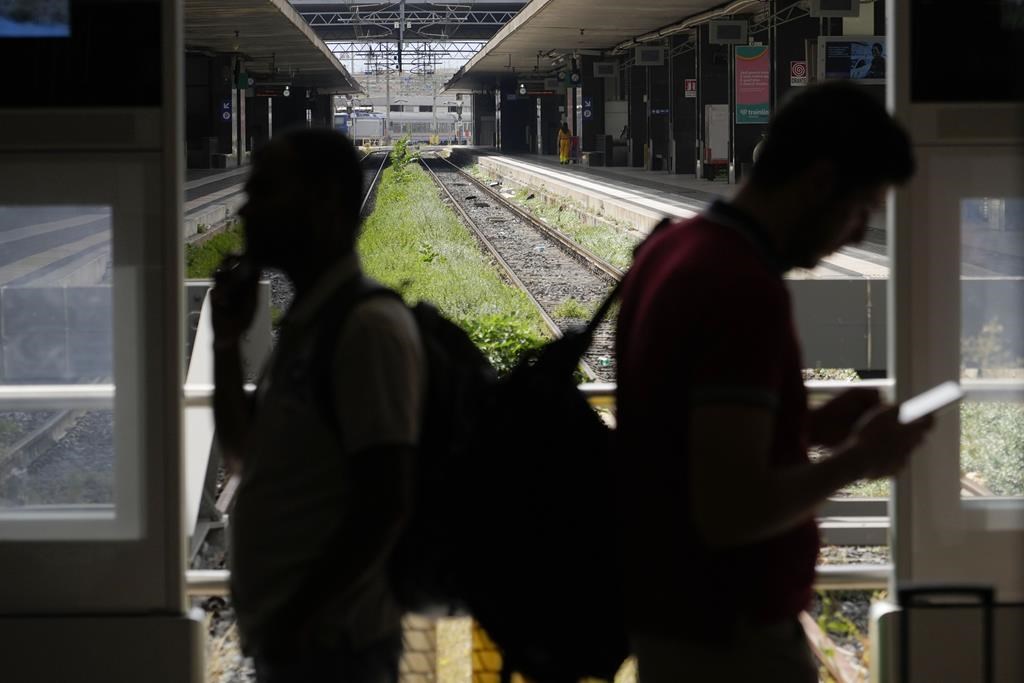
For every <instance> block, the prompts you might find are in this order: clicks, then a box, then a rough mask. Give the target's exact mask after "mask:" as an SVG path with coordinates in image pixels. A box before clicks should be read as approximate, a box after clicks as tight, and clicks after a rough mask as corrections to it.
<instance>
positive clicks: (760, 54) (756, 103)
mask: <svg viewBox="0 0 1024 683" xmlns="http://www.w3.org/2000/svg"><path fill="white" fill-rule="evenodd" d="M770 84H771V61H770V59H769V56H768V46H767V45H737V46H736V123H768V113H769V112H768V103H769V102H770V101H771V97H770V95H769V87H770Z"/></svg>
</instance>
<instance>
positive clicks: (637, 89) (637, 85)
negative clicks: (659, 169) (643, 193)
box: [626, 66, 648, 166]
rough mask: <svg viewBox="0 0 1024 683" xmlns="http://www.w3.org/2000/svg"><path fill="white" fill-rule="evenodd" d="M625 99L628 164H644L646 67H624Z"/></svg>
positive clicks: (645, 142)
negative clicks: (627, 121)
mask: <svg viewBox="0 0 1024 683" xmlns="http://www.w3.org/2000/svg"><path fill="white" fill-rule="evenodd" d="M626 101H627V103H628V105H627V107H628V110H627V111H628V114H629V165H630V166H645V165H646V164H645V160H646V155H645V153H644V152H645V149H646V145H647V137H648V136H647V67H645V66H631V67H629V68H628V69H626Z"/></svg>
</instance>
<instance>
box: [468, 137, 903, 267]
mask: <svg viewBox="0 0 1024 683" xmlns="http://www.w3.org/2000/svg"><path fill="white" fill-rule="evenodd" d="M461 153H462V154H468V155H472V156H473V157H474V158H475V160H476V163H477V165H478V167H479V168H480V169H481V170H482V171H483V172H485V173H487V174H488V175H491V176H492V177H494V178H496V179H498V180H500V181H501V182H502V183H503V184H504V185H506V186H509V187H516V188H519V187H526V188H529V189H530V190H531V191H533V192H535V193H538V194H539V195H541V196H542V197H544V198H545V200H546V201H549V202H558V201H564V200H570V201H572V202H574V203H576V204H577V205H579V206H581V207H582V208H583V209H584V210H585V211H586V212H587V213H590V214H592V215H594V216H595V217H598V218H608V219H612V220H614V221H618V222H622V223H626V224H627V225H629V226H631V227H632V228H633V229H635V230H637V231H639V232H640V233H642V234H645V233H646V232H647V231H648V230H650V229H651V227H653V226H654V225H655V224H657V223H658V221H660V220H661V219H662V218H664V217H666V216H667V217H669V218H673V219H684V218H690V217H692V216H695V215H696V214H698V213H700V212H701V211H703V210H704V209H705V208H706V207H707V206H708V205H709V204H710V203H711V202H713V201H714V200H716V199H719V198H723V199H728V198H729V197H731V196H732V195H733V194H734V193H735V192H736V190H737V189H738V187H739V186H738V185H736V184H728V183H724V182H720V181H709V180H703V179H700V178H696V177H695V176H693V175H686V174H669V173H661V172H657V171H646V170H643V169H639V168H628V167H596V168H595V167H586V166H579V165H576V164H572V165H569V166H565V165H562V164H560V163H559V162H558V157H556V156H545V155H537V154H514V155H504V154H501V153H499V152H496V151H494V150H493V149H484V148H470V149H465V150H462V151H461ZM884 221H885V213H884V211H880V212H879V213H878V214H875V215H873V216H872V217H871V221H870V223H869V229H868V235H867V238H866V239H865V241H864V242H862V243H861V244H859V245H856V246H851V247H844V248H843V249H842V250H841V251H840V252H838V253H836V254H832V255H831V256H828V257H826V258H825V259H824V260H823V261H822V263H821V264H820V265H819V266H818V267H816V268H814V269H813V270H793V271H790V272H789V273H788V274H787V278H788V279H795V280H799V279H812V280H820V279H838V280H846V279H865V280H882V279H886V278H888V276H889V260H888V255H887V253H886V237H885V230H884V227H883V226H884V224H885V222H884Z"/></svg>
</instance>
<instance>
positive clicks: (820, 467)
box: [617, 83, 930, 683]
mask: <svg viewBox="0 0 1024 683" xmlns="http://www.w3.org/2000/svg"><path fill="white" fill-rule="evenodd" d="M913 167H914V162H913V157H912V154H911V149H910V143H909V139H908V137H907V135H906V133H905V132H904V131H903V129H902V128H901V127H900V126H899V125H898V124H897V123H896V122H895V121H893V120H892V118H891V117H890V116H889V115H888V113H887V112H886V111H885V109H884V107H883V106H882V105H881V104H879V103H878V102H876V101H875V99H874V98H872V97H871V96H870V95H869V94H868V93H867V91H865V90H864V89H862V88H859V87H857V86H855V85H851V84H848V83H833V84H827V85H823V86H817V87H811V88H807V89H806V90H805V91H804V92H802V93H801V94H800V95H797V96H796V97H794V98H793V99H792V100H791V101H790V102H789V103H788V104H787V105H786V106H784V107H783V108H782V109H781V110H780V111H779V112H778V113H777V115H776V116H775V117H774V118H773V119H772V122H771V124H770V125H769V129H768V136H767V139H766V140H765V142H764V146H763V148H762V151H761V155H760V157H759V159H758V161H757V163H756V164H755V166H754V168H753V172H752V174H751V177H750V178H749V179H748V180H747V182H746V183H745V184H744V185H743V186H742V187H741V188H740V189H739V191H738V193H737V195H736V197H735V199H733V200H732V201H731V202H717V203H715V204H714V205H712V206H711V208H710V209H709V210H708V211H706V212H705V213H704V214H703V215H701V216H699V217H697V218H694V219H692V220H689V221H686V222H682V223H677V224H674V225H671V226H669V227H667V228H664V229H663V230H661V231H659V232H658V233H657V234H656V235H654V236H653V237H652V238H651V239H650V240H648V242H647V243H645V244H644V245H643V246H642V248H641V249H640V250H639V253H638V254H637V258H636V261H635V263H634V265H633V269H632V271H631V272H630V274H629V276H628V277H627V280H626V283H625V286H624V291H623V300H622V310H621V312H620V314H619V321H618V336H617V341H618V351H617V355H618V362H619V369H618V380H619V387H618V406H619V407H618V421H619V431H618V437H619V447H618V449H617V468H618V474H619V481H620V482H621V484H622V487H623V491H622V496H621V500H623V501H624V505H623V514H622V522H623V530H622V531H623V534H622V537H623V552H624V558H625V564H626V571H627V597H628V610H627V613H628V618H629V630H630V634H631V640H632V643H633V648H634V652H635V654H636V655H637V657H638V659H639V666H640V678H641V681H642V683H661V682H662V681H665V682H671V683H680V682H682V681H700V682H702V683H703V682H704V681H733V680H735V681H758V682H759V683H762V682H765V681H780V682H782V681H785V682H786V683H797V682H802V681H808V683H812V682H814V681H817V672H816V667H815V666H814V664H813V661H812V658H811V656H810V652H809V650H808V647H807V644H806V642H805V640H804V638H803V635H802V631H801V629H800V627H799V624H798V622H797V620H796V616H797V615H798V614H799V612H800V611H801V610H802V609H804V608H805V607H806V606H807V604H808V602H809V601H810V597H811V590H812V582H813V579H814V566H815V561H816V558H817V553H818V533H817V527H816V524H815V521H814V513H815V509H816V507H817V506H818V505H819V504H820V503H822V502H823V501H824V500H825V499H826V497H828V496H829V495H831V494H832V493H834V492H835V491H836V490H838V489H840V488H842V487H843V486H846V485H848V484H850V483H852V482H854V481H857V480H859V479H864V478H877V477H886V476H891V475H892V474H894V473H895V472H897V471H898V470H899V469H900V468H901V467H902V466H903V464H904V462H905V461H906V459H907V456H908V454H909V453H910V451H911V450H913V448H914V447H915V446H916V445H917V444H918V443H919V442H920V441H921V439H922V438H923V436H924V433H925V432H926V431H927V429H928V427H929V426H930V421H928V420H923V421H920V422H918V423H914V424H911V425H900V424H899V423H898V421H897V416H896V409H895V408H894V407H891V406H883V405H881V403H880V400H879V396H878V394H877V392H875V391H873V390H865V389H856V388H855V389H851V390H850V391H848V392H846V393H845V394H843V395H841V396H839V397H837V398H835V399H834V400H833V401H831V402H830V403H828V404H827V405H825V406H824V407H822V408H820V409H818V410H809V409H808V407H807V401H806V396H805V393H804V387H803V380H802V377H801V367H802V365H801V357H800V345H799V342H798V340H797V338H796V334H795V330H794V323H793V313H792V308H791V303H790V298H789V294H788V291H787V289H786V287H785V284H784V282H783V279H782V276H783V273H785V272H786V271H787V270H789V269H790V268H794V267H802V268H811V267H813V266H814V265H815V264H816V263H818V261H819V260H820V259H821V258H822V257H824V256H826V255H828V254H830V253H832V252H834V251H836V250H837V249H839V248H840V247H842V246H843V245H845V244H849V243H852V242H857V241H859V240H861V239H862V238H863V237H864V234H865V232H866V230H867V218H868V215H869V212H870V211H871V210H872V208H874V207H875V206H877V205H878V204H879V203H881V202H882V201H883V199H884V197H885V193H886V191H887V190H888V189H889V188H890V187H891V186H892V185H894V184H896V183H901V182H903V181H905V180H907V179H908V178H909V177H910V175H911V174H912V173H913ZM810 444H821V445H824V446H828V447H830V448H832V450H833V455H832V456H831V457H830V458H827V459H825V460H823V461H820V462H817V463H814V464H812V463H811V462H810V461H809V460H808V457H807V447H808V445H810Z"/></svg>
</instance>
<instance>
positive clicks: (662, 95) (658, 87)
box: [647, 56, 672, 171]
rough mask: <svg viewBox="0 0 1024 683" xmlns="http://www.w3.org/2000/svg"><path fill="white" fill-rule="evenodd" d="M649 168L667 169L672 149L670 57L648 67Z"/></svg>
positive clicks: (652, 169)
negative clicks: (657, 64)
mask: <svg viewBox="0 0 1024 683" xmlns="http://www.w3.org/2000/svg"><path fill="white" fill-rule="evenodd" d="M647 104H648V107H647V112H648V115H649V118H648V129H647V146H648V149H649V150H650V151H649V153H648V155H647V170H649V171H667V170H669V168H668V165H669V160H670V159H671V157H672V151H671V150H670V149H669V138H670V137H671V128H670V126H671V107H672V82H671V80H670V79H669V67H668V58H667V56H666V59H665V61H664V62H663V63H662V64H661V66H650V67H647Z"/></svg>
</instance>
